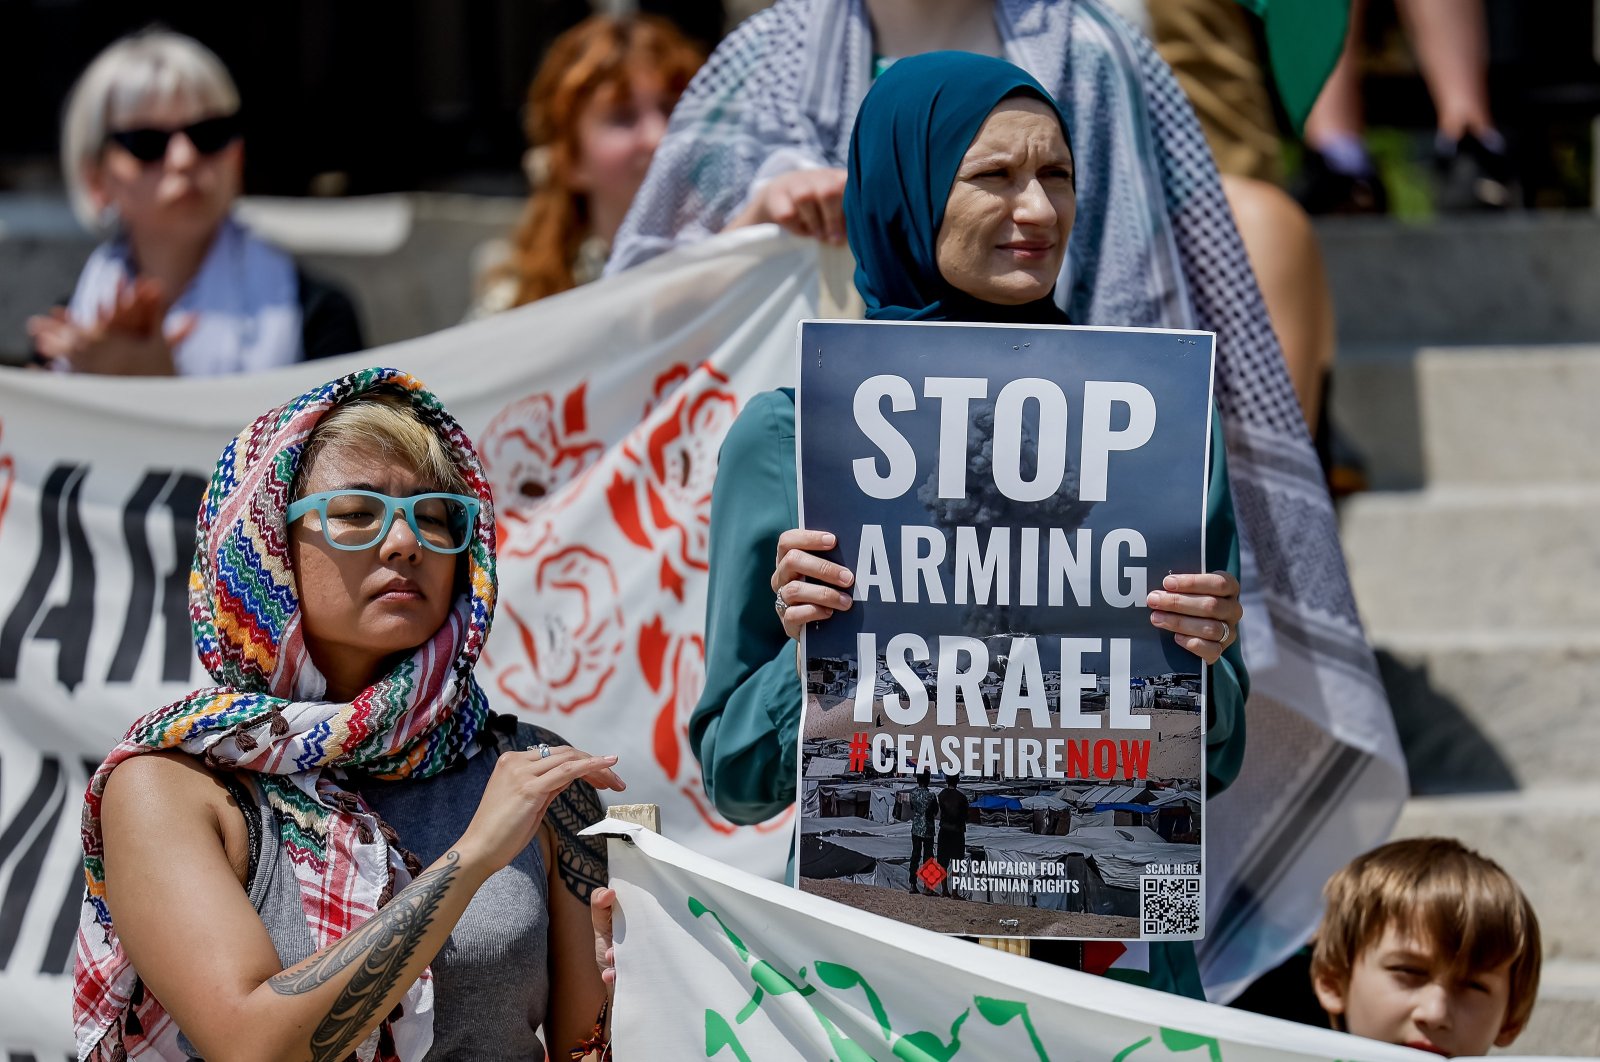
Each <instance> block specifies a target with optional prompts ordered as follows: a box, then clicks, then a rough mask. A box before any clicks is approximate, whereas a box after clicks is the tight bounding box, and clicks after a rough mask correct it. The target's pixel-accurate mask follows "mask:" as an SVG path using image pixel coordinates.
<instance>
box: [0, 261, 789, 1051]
mask: <svg viewBox="0 0 1600 1062" xmlns="http://www.w3.org/2000/svg"><path fill="white" fill-rule="evenodd" d="M773 231H774V230H768V229H762V230H757V231H754V232H747V233H744V234H741V235H739V236H737V237H733V238H730V239H728V240H724V241H718V243H717V244H716V245H715V246H709V247H703V248H698V249H695V250H691V251H690V252H688V253H687V254H684V255H679V256H674V257H673V259H672V260H671V261H670V262H663V263H661V265H659V266H652V267H649V268H645V269H640V270H635V271H633V272H630V273H628V274H627V275H626V276H623V277H620V278H617V279H614V280H609V281H606V282H605V283H603V284H595V285H591V286H589V287H585V288H581V289H579V290H577V291H574V292H571V293H569V294H565V295H561V296H559V297H556V298H552V299H547V300H545V301H543V302H540V303H537V304H536V305H534V306H531V307H527V308H525V309H521V310H516V311H513V312H510V313H505V314H502V315H499V316H497V317H493V318H490V319H488V320H484V321H479V322H475V323H473V324H469V325H464V326H462V327H459V328H452V329H449V330H447V331H444V332H440V333H438V334H435V335H431V336H427V337H425V338H422V339H418V340H414V341H411V342H407V343H400V344H396V345H394V346H390V347H385V348H381V349H378V350H373V351H368V352H366V353H363V354H357V355H350V356H349V357H346V358H339V359H335V360H329V361H323V362H317V363H314V364H308V365H300V366H296V367H294V368H293V369H289V370H284V371H279V372H273V373H267V374H263V375H258V376H249V377H234V378H224V379H215V380H200V379H189V380H186V379H177V380H174V379H160V380H155V379H122V378H114V377H87V376H80V377H65V376H58V375H56V374H53V373H36V372H25V371H22V370H0V897H3V903H0V1052H3V1051H4V1050H5V1049H8V1048H9V1049H10V1050H12V1051H16V1052H22V1051H32V1052H37V1053H38V1054H39V1056H40V1057H41V1058H45V1057H48V1058H50V1059H58V1058H60V1057H62V1054H63V1053H64V1052H67V1051H68V1050H69V1049H70V1047H71V1043H72V1041H71V1036H70V1023H69V1020H68V1010H69V999H70V996H69V991H70V976H69V975H70V969H71V963H72V935H73V932H74V930H75V928H76V925H77V917H78V916H77V911H78V906H79V903H80V900H81V896H82V891H83V872H82V864H81V859H82V852H81V848H80V845H79V838H78V821H79V810H80V808H81V807H82V798H83V792H84V788H85V787H86V785H87V783H88V775H89V772H90V771H92V770H93V768H94V767H95V766H96V765H97V764H98V762H99V761H100V759H101V758H102V757H103V756H104V754H105V752H106V750H107V749H109V748H110V747H111V746H112V745H113V744H114V743H115V742H116V740H117V738H119V737H120V736H121V735H122V733H123V731H124V730H125V729H126V728H127V726H128V724H129V723H130V722H131V721H132V720H133V719H134V718H136V717H137V716H139V715H141V714H143V713H145V712H148V711H150V710H152V709H154V708H156V707H159V706H160V705H162V704H165V703H168V702H170V701H173V700H176V699H177V698H178V697H180V696H181V695H183V694H184V693H186V692H188V691H189V690H190V689H193V688H196V687H198V686H203V685H210V684H211V680H210V678H209V676H207V675H206V674H205V673H204V672H203V670H202V669H201V668H200V666H199V663H198V661H197V659H196V656H195V651H194V645H193V642H192V641H191V638H190V633H189V618H188V604H187V600H188V599H187V587H188V572H189V563H190V559H191V556H192V553H193V548H194V545H193V544H194V517H195V512H196V510H197V509H198V506H199V501H200V495H201V492H202V491H203V490H204V489H205V485H206V483H207V481H208V480H209V478H210V475H211V470H212V467H213V466H214V465H215V463H216V459H217V455H218V454H219V453H220V452H221V449H222V447H223V445H224V444H225V443H226V442H227V441H228V440H229V439H230V438H231V437H232V436H233V435H235V434H236V433H237V432H238V431H239V429H240V428H242V427H243V426H244V425H245V424H247V423H249V422H250V421H251V420H252V419H253V418H255V417H256V416H257V415H259V414H260V413H262V412H263V411H265V410H266V409H268V408H270V407H272V406H274V405H277V404H279V403H281V402H284V401H286V400H288V399H290V398H293V397H294V396H295V395H297V394H300V393H301V392H303V391H305V390H307V389H308V388H310V387H311V386H313V385H315V384H317V383H320V382H322V381H324V380H328V379H332V378H333V377H336V376H339V375H342V374H344V373H346V372H349V371H351V370H352V369H355V368H358V367H361V366H364V365H393V366H396V367H399V368H403V369H405V370H406V371H408V372H411V373H413V374H415V375H416V376H417V377H419V378H420V379H421V380H423V381H424V382H425V383H426V384H427V385H428V386H429V387H430V388H431V389H432V390H433V391H434V392H435V393H436V394H437V395H438V396H439V397H440V399H441V400H442V401H443V402H444V403H445V405H446V406H447V407H448V408H449V409H450V411H451V412H452V413H453V414H455V416H456V418H457V419H458V420H459V421H460V422H461V424H462V426H463V427H465V428H466V430H467V431H469V432H471V433H472V435H473V437H474V438H475V439H477V441H478V446H479V449H480V451H481V453H482V456H483V462H484V465H485V467H486V468H487V470H488V473H489V477H490V479H491V481H492V483H493V485H494V493H495V501H496V507H497V510H498V513H499V528H500V540H499V571H500V602H499V608H498V611H497V614H496V616H495V622H494V629H493V633H492V636H491V638H490V641H489V645H488V651H487V652H486V653H485V655H484V659H483V664H482V665H481V666H480V667H479V669H478V674H479V679H480V681H481V682H482V683H483V686H484V689H485V690H486V691H487V692H488V694H489V697H490V703H491V704H492V705H493V706H494V707H495V708H496V709H498V710H500V711H503V712H516V713H517V714H519V715H522V716H524V717H526V718H528V719H531V720H533V721H535V722H537V723H540V724H541V725H544V726H546V727H549V728H550V729H552V730H554V731H556V732H557V733H559V734H561V735H562V736H564V737H566V738H567V739H568V740H570V741H572V742H573V743H575V744H577V745H579V746H582V747H587V748H589V749H591V750H595V751H602V752H614V753H616V754H617V755H619V756H620V757H621V762H620V763H619V765H618V770H619V771H620V772H621V773H622V775H623V777H624V778H625V779H626V780H627V782H628V785H629V789H628V797H629V799H636V800H640V801H648V802H651V803H656V804H659V805H661V808H662V815H663V820H664V822H665V823H666V827H667V828H668V829H670V830H672V831H673V835H674V836H676V837H678V838H680V839H681V840H682V841H683V842H684V843H685V844H689V845H692V846H693V847H695V848H696V849H698V850H700V851H703V852H706V853H708V854H711V855H714V856H716V857H717V858H718V859H721V860H724V861H726V862H730V863H737V864H738V865H740V866H743V867H747V868H750V869H751V870H753V871H755V872H757V873H761V874H767V875H770V876H773V877H778V876H781V875H782V873H783V868H784V865H785V861H786V858H787V855H788V847H789V839H790V836H791V832H792V830H791V827H792V822H791V816H789V815H785V816H782V817H781V818H779V819H776V820H774V821H772V822H769V823H766V824H763V825H762V826H760V827H745V828H735V827H734V826H732V825H731V824H730V823H728V822H727V821H725V820H724V819H723V818H722V817H721V816H719V815H717V814H716V813H715V812H714V811H713V810H712V809H711V806H710V803H709V801H707V800H706V797H705V793H704V790H703V788H702V786H701V783H700V774H699V768H698V765H697V763H696V762H695V758H694V755H693V753H692V751H691V750H690V749H689V747H688V743H687V736H686V734H687V725H688V717H689V710H690V709H691V708H692V707H693V706H694V703H695V701H696V700H697V699H698V697H699V693H700V689H701V685H702V682H703V673H704V645H703V639H702V633H701V632H702V627H703V614H704V609H705V577H706V545H707V532H708V529H709V522H710V497H711V482H712V478H713V476H714V474H715V471H716V459H717V450H718V448H719V447H720V445H721V442H722V436H723V433H724V432H725V431H726V430H727V427H728V425H729V424H730V423H731V422H732V421H733V418H734V416H735V414H736V413H737V412H738V410H739V409H740V408H741V407H742V406H743V404H744V402H745V401H746V400H748V399H749V398H750V396H751V395H753V394H756V393H757V392H760V391H764V390H768V389H770V388H773V387H776V386H779V385H781V384H784V383H788V382H789V381H790V377H791V376H792V374H793V370H794V324H795V322H796V321H798V320H800V319H801V318H803V317H813V316H816V313H817V279H816V278H817V250H816V245H815V244H814V243H811V242H809V241H797V240H789V239H785V238H782V237H778V236H774V235H773Z"/></svg>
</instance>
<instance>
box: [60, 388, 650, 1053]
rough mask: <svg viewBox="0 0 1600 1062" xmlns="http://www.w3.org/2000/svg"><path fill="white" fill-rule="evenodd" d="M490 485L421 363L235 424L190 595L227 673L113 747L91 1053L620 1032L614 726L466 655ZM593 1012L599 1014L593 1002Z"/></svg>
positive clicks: (88, 830) (92, 810)
mask: <svg viewBox="0 0 1600 1062" xmlns="http://www.w3.org/2000/svg"><path fill="white" fill-rule="evenodd" d="M494 541H495V530H494V506H493V503H492V500H491V497H490V493H489V487H488V484H487V482H486V481H485V479H484V477H483V472H482V469H481V467H480V466H479V463H478V458H477V455H476V454H475V453H474V452H473V449H472V444H471V442H470V440H469V439H468V438H467V436H466V434H465V433H464V432H463V431H462V430H461V428H460V426H459V425H457V424H456V422H455V421H454V419H452V418H451V417H450V415H449V413H447V412H446V411H445V410H444V409H443V407H442V406H440V405H439V403H438V401H437V400H436V399H435V398H434V397H433V396H432V395H430V394H429V393H428V392H427V391H425V390H423V389H422V386H421V385H420V383H418V382H417V381H416V380H414V379H412V378H411V377H409V376H407V375H406V374H404V373H401V372H397V371H396V370H393V369H368V370H365V371H363V372H359V373H355V374H354V375H351V376H347V377H345V378H343V379H340V380H336V381H333V382H332V383H329V384H326V385H324V386H322V387H319V388H317V389H315V390H313V391H311V392H309V393H308V394H306V395H302V396H301V397H300V398H298V399H296V400H295V401H293V402H290V403H288V404H287V405H285V406H282V407H279V408H278V409H274V410H271V411H269V412H268V413H266V414H264V415H263V416H262V417H261V418H259V419H258V420H257V421H256V422H255V423H254V424H252V425H251V426H250V427H248V428H246V429H245V431H244V432H243V433H242V434H241V435H240V436H239V437H238V438H237V439H235V440H234V441H233V442H232V443H230V444H229V445H228V447H227V448H226V449H225V450H224V451H223V454H222V458H221V460H220V461H219V462H218V464H217V470H216V473H215V474H214V476H213V478H212V482H211V489H210V491H209V492H208V494H207V496H206V501H205V504H204V505H203V506H202V509H201V512H200V517H199V524H198V527H197V529H196V543H197V545H196V551H195V561H194V568H193V571H192V573H191V578H190V609H191V614H192V617H193V621H194V633H195V644H196V648H197V649H198V650H199V652H200V656H201V660H202V662H203V663H204V664H205V665H206V668H207V670H208V671H210V672H211V674H212V676H213V678H214V679H215V680H216V682H217V684H218V685H217V686H215V687H212V688H208V689H203V690H197V691H195V692H194V693H192V694H190V695H189V696H187V697H185V698H184V699H183V700H180V701H178V702H176V703H174V704H171V705H168V706H167V707H165V708H162V709H159V710H157V711H155V712H152V713H150V714H149V715H146V716H144V717H143V718H141V719H139V720H138V721H136V722H135V723H134V724H133V726H132V727H130V728H129V730H128V733H127V735H126V736H125V737H124V738H123V740H122V742H121V743H120V744H119V745H118V746H117V747H116V748H115V749H113V750H112V752H111V754H110V756H108V757H107V759H106V761H105V763H104V764H103V765H102V766H101V768H100V769H99V770H98V771H97V772H96V773H95V776H94V779H93V781H92V782H91V783H90V786H89V792H88V795H87V806H86V807H85V811H84V852H85V859H84V872H85V879H86V882H87V885H88V889H87V894H86V897H85V902H84V908H83V912H82V917H81V919H80V928H79V934H78V964H77V971H76V983H75V990H74V993H73V998H74V1021H75V1024H76V1030H77V1038H78V1052H79V1057H80V1058H85V1059H121V1058H130V1059H140V1058H157V1059H187V1058H199V1057H205V1058H233V1057H246V1056H248V1057H251V1058H256V1057H260V1058H306V1057H308V1056H309V1057H311V1058H315V1059H338V1058H345V1057H348V1056H350V1054H351V1053H352V1052H354V1053H356V1054H357V1055H358V1056H359V1057H361V1058H369V1057H370V1058H375V1059H380V1060H388V1062H400V1060H405V1062H411V1060H419V1059H423V1058H427V1059H430V1060H435V1059H467V1058H506V1059H542V1058H544V1057H546V1055H547V1051H546V1046H545V1045H544V1044H542V1043H540V1040H539V1037H538V1030H539V1029H540V1027H541V1026H542V1027H543V1029H544V1030H545V1032H546V1034H547V1036H548V1039H549V1041H550V1043H549V1047H550V1049H551V1052H559V1051H560V1050H563V1049H565V1048H567V1047H568V1046H570V1045H572V1044H573V1043H576V1042H579V1041H583V1040H586V1039H587V1040H591V1041H592V1040H594V1039H596V1038H597V1037H598V1036H599V1030H597V1029H596V1023H597V1020H598V1021H599V1022H601V1023H603V1021H604V1010H603V1007H604V1005H605V998H606V992H605V987H604V984H603V983H602V981H601V978H600V971H599V969H598V967H597V966H596V961H595V960H596V947H595V939H596V938H595V934H594V929H593V925H592V922H591V916H590V913H589V910H588V904H589V898H590V895H591V893H593V892H594V891H595V890H597V889H598V888H600V887H601V886H603V885H604V884H605V879H606V870H605V862H604V857H605V850H604V848H603V847H599V846H598V845H596V844H595V843H594V842H592V841H588V840H585V839H582V838H579V837H578V836H577V833H578V831H579V830H581V829H582V828H583V827H585V826H587V825H589V824H590V823H591V822H594V821H596V820H598V819H599V818H600V817H601V816H602V814H603V812H602V811H601V808H600V805H599V800H598V798H597V796H596V793H595V788H596V787H599V788H605V789H621V788H622V782H621V780H620V779H619V778H618V777H617V775H616V774H615V773H614V772H613V771H612V766H613V765H614V764H615V763H616V757H615V756H592V755H589V754H588V753H585V752H581V751H579V750H577V749H574V748H572V747H571V746H569V745H567V744H566V743H565V742H563V741H562V740H561V739H560V738H559V737H557V736H556V735H554V734H551V733H549V732H548V731H544V730H541V729H539V728H537V727H534V726H531V725H529V724H519V723H517V722H516V721H515V720H513V719H511V718H510V717H505V716H496V715H494V714H493V713H492V712H491V711H490V710H489V706H488V700H487V697H486V696H485V695H484V692H483V690H482V689H481V688H480V687H479V686H478V684H477V682H476V680H475V679H474V678H473V668H474V666H475V664H476V663H477V659H478V656H479V654H480V652H481V651H482V648H483V644H484V640H485V638H486V637H487V635H488V632H489V624H490V620H491V619H492V616H493V613H494V602H495V570H494ZM597 1015H598V1016H599V1017H598V1019H597Z"/></svg>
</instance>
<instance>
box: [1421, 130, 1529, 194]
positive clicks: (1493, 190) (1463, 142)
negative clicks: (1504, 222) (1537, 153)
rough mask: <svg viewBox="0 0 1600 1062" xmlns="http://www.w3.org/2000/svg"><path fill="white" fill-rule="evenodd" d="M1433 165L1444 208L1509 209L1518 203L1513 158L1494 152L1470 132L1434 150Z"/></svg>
mask: <svg viewBox="0 0 1600 1062" xmlns="http://www.w3.org/2000/svg"><path fill="white" fill-rule="evenodd" d="M1433 168H1434V172H1436V173H1437V174H1438V175H1439V209H1440V210H1441V211H1447V212H1451V213H1465V212H1470V211H1474V210H1506V209H1509V208H1510V207H1513V206H1515V205H1516V200H1517V184H1516V179H1515V177H1514V176H1513V175H1512V172H1511V159H1510V158H1509V157H1507V156H1506V155H1505V154H1504V153H1503V152H1499V151H1491V150H1490V149H1489V148H1488V147H1486V146H1485V145H1484V143H1483V141H1481V140H1479V139H1478V138H1477V137H1475V136H1473V135H1472V134H1471V133H1467V134H1465V135H1463V136H1462V137H1461V139H1460V140H1457V141H1456V142H1455V143H1454V144H1453V145H1450V146H1449V147H1446V148H1443V149H1439V150H1435V151H1434V155H1433Z"/></svg>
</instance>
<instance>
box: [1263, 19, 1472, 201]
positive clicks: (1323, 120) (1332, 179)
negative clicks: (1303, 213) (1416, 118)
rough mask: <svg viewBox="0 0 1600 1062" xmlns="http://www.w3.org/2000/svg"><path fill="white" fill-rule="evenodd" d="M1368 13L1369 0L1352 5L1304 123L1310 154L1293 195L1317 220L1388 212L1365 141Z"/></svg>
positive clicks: (1386, 198) (1386, 196)
mask: <svg viewBox="0 0 1600 1062" xmlns="http://www.w3.org/2000/svg"><path fill="white" fill-rule="evenodd" d="M1447 2H1450V0H1447ZM1366 8H1367V4H1366V0H1351V2H1350V29H1349V32H1348V33H1346V35H1345V39H1344V52H1343V53H1342V54H1341V55H1340V56H1339V63H1338V65H1337V66H1335V67H1334V68H1333V73H1332V74H1330V75H1329V76H1328V80H1327V82H1326V83H1325V84H1324V85H1323V86H1322V94H1321V95H1319V96H1318V97H1317V104H1316V106H1315V107H1312V108H1311V114H1310V115H1309V116H1307V118H1306V126H1305V143H1306V148H1307V149H1308V150H1307V151H1306V153H1305V158H1304V159H1303V162H1302V166H1301V174H1300V180H1299V181H1298V182H1297V183H1296V189H1295V195H1296V198H1298V199H1299V200H1300V203H1301V205H1303V206H1304V207H1305V208H1306V210H1308V211H1310V212H1311V213H1313V214H1382V213H1385V212H1387V211H1388V209H1389V197H1388V195H1387V194H1386V193H1385V191H1384V187H1383V182H1382V181H1381V180H1380V179H1379V177H1378V171H1377V168H1376V167H1374V166H1373V164H1372V157H1371V156H1370V155H1368V154H1367V148H1366V145H1365V144H1364V143H1363V142H1362V139H1361V138H1362V134H1363V133H1365V132H1366V128H1367V122H1366V112H1365V109H1364V107H1363V106H1362V100H1361V36H1362V27H1363V25H1364V22H1365V15H1366Z"/></svg>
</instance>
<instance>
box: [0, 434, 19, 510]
mask: <svg viewBox="0 0 1600 1062" xmlns="http://www.w3.org/2000/svg"><path fill="white" fill-rule="evenodd" d="M5 438H6V426H5V424H4V423H0V443H3V442H5ZM16 481H17V465H16V462H15V461H13V460H12V459H11V455H10V454H0V530H4V529H5V525H6V509H7V508H9V507H10V505H11V485H12V484H13V483H15V482H16Z"/></svg>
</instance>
